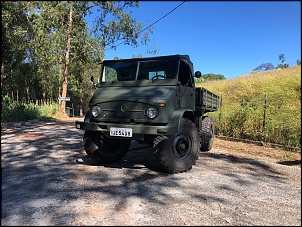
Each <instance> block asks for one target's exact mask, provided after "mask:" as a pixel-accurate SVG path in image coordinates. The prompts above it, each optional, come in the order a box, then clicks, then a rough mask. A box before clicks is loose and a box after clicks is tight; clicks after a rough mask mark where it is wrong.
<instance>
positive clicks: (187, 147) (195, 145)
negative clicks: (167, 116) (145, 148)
mask: <svg viewBox="0 0 302 227" xmlns="http://www.w3.org/2000/svg"><path fill="white" fill-rule="evenodd" d="M153 150H154V157H155V159H156V160H157V162H158V164H159V166H160V167H161V169H162V170H163V172H166V173H181V172H186V171H188V170H190V169H192V166H193V165H195V163H196V160H197V159H198V153H199V150H200V137H199V134H198V130H197V128H196V125H195V123H193V122H192V121H191V120H189V119H186V118H183V119H182V120H181V125H180V129H179V132H178V133H177V135H175V136H157V137H156V138H155V139H154V143H153Z"/></svg>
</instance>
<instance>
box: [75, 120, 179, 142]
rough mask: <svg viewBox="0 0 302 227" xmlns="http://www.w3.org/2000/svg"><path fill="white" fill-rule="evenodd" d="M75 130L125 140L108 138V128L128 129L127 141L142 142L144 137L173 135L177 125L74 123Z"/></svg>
mask: <svg viewBox="0 0 302 227" xmlns="http://www.w3.org/2000/svg"><path fill="white" fill-rule="evenodd" d="M75 126H76V128H77V129H82V130H86V131H96V132H101V133H103V134H104V135H105V136H106V137H107V138H125V137H122V136H121V137H119V136H110V128H128V129H130V128H131V129H132V137H130V138H128V139H134V140H143V139H144V136H145V135H155V136H156V135H158V136H159V135H175V134H176V133H177V131H178V126H177V125H171V124H167V125H165V126H154V125H152V126H150V125H143V124H113V123H103V122H98V123H96V122H81V121H76V122H75Z"/></svg>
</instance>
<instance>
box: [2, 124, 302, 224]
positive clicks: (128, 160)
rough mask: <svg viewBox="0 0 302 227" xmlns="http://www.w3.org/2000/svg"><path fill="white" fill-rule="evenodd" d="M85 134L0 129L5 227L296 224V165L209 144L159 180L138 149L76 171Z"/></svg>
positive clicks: (70, 129)
mask: <svg viewBox="0 0 302 227" xmlns="http://www.w3.org/2000/svg"><path fill="white" fill-rule="evenodd" d="M82 135H83V131H81V130H78V129H76V128H75V127H74V122H73V121H69V122H50V123H45V122H37V123H34V124H32V125H28V126H22V127H21V128H11V129H2V130H1V167H2V168H1V170H2V172H1V173H2V184H1V190H2V191H1V192H2V195H1V199H2V200H1V225H2V226H4V225H7V226H16V225H23V226H41V225H47V226H56V225H60V226H85V225H99V226H101V225H107V226H121V225H123V226H126V225H127V226H130V225H132V226H137V225H145V226H149V225H153V226H160V225H162V226H163V225H165V226H168V225H169V226H186V225H199V226H205V225H207V226H217V225H220V226H221V225H231V226H234V225H236V226H239V225H243V226H254V225H261V226H272V225H274V226H280V225H281V226H284V225H287V226H288V225H290V226H301V165H300V166H286V165H281V164H278V163H277V162H276V161H275V160H274V159H269V158H255V157H250V156H245V155H244V154H238V155H234V154H228V152H227V151H225V150H221V149H217V148H215V144H214V146H213V149H212V150H211V151H210V152H206V153H202V154H201V155H200V158H199V159H198V161H197V163H196V165H194V166H193V168H192V170H190V171H188V172H186V173H181V174H164V173H161V172H160V171H159V169H158V166H157V163H156V161H155V159H154V158H153V155H152V150H151V149H150V148H149V147H147V146H144V145H139V144H137V143H135V142H132V145H131V147H130V151H129V152H128V154H127V156H126V157H125V158H124V159H123V160H121V161H119V162H117V163H114V164H110V165H100V166H97V165H85V164H77V163H76V159H78V158H81V157H84V156H85V151H84V150H83V142H82ZM214 143H215V141H214Z"/></svg>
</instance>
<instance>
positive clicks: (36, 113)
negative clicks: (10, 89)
mask: <svg viewBox="0 0 302 227" xmlns="http://www.w3.org/2000/svg"><path fill="white" fill-rule="evenodd" d="M59 113H60V106H59V105H58V104H47V105H43V106H39V105H36V104H33V103H28V104H26V103H21V102H16V101H15V102H11V100H10V98H9V97H8V96H4V97H3V100H2V110H1V122H13V121H28V120H33V119H40V120H45V119H51V118H52V117H53V116H56V115H58V114H59Z"/></svg>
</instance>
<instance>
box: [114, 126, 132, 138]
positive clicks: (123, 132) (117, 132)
mask: <svg viewBox="0 0 302 227" xmlns="http://www.w3.org/2000/svg"><path fill="white" fill-rule="evenodd" d="M110 136H121V137H132V128H110Z"/></svg>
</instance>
